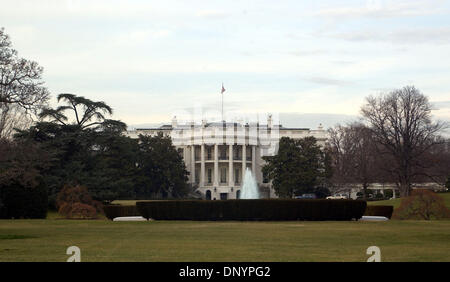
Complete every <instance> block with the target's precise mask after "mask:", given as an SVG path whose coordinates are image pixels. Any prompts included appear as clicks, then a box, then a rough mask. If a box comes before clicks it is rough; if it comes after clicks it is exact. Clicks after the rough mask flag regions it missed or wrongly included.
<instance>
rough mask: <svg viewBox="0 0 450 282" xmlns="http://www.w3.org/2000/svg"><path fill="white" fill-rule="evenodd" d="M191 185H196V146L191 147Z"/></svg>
mask: <svg viewBox="0 0 450 282" xmlns="http://www.w3.org/2000/svg"><path fill="white" fill-rule="evenodd" d="M191 183H192V184H195V145H192V146H191Z"/></svg>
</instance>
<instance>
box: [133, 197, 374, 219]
mask: <svg viewBox="0 0 450 282" xmlns="http://www.w3.org/2000/svg"><path fill="white" fill-rule="evenodd" d="M136 206H137V209H138V211H139V213H140V214H141V215H142V216H143V217H145V218H147V219H148V218H152V219H157V220H352V219H359V218H361V217H362V215H363V214H364V211H365V209H366V202H365V201H360V200H297V199H295V200H294V199H292V200H291V199H289V200H285V199H261V200H224V201H204V200H168V201H138V202H137V203H136Z"/></svg>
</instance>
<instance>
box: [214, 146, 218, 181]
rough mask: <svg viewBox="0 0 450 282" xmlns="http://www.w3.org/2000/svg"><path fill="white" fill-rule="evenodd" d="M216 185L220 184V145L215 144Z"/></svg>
mask: <svg viewBox="0 0 450 282" xmlns="http://www.w3.org/2000/svg"><path fill="white" fill-rule="evenodd" d="M214 186H215V187H217V186H219V145H217V144H214Z"/></svg>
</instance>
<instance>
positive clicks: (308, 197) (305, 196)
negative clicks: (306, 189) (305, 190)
mask: <svg viewBox="0 0 450 282" xmlns="http://www.w3.org/2000/svg"><path fill="white" fill-rule="evenodd" d="M295 198H296V199H316V198H317V197H316V194H314V193H309V194H302V195H301V196H296V197H295Z"/></svg>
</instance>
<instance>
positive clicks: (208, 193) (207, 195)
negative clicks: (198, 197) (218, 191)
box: [205, 190, 211, 200]
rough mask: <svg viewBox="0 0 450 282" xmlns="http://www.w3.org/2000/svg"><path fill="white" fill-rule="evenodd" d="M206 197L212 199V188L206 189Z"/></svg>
mask: <svg viewBox="0 0 450 282" xmlns="http://www.w3.org/2000/svg"><path fill="white" fill-rule="evenodd" d="M205 198H206V200H211V191H210V190H206V195H205Z"/></svg>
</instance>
